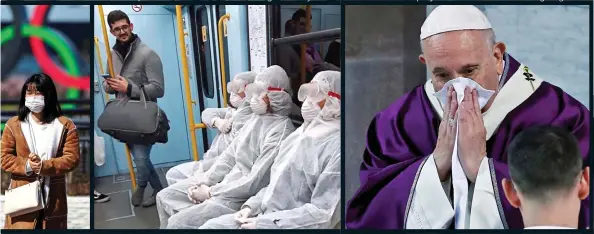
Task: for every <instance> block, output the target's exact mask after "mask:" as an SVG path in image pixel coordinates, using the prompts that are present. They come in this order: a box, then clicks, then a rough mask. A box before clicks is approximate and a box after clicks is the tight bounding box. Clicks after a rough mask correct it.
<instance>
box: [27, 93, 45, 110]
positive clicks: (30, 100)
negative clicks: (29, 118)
mask: <svg viewBox="0 0 594 234" xmlns="http://www.w3.org/2000/svg"><path fill="white" fill-rule="evenodd" d="M25 106H26V107H27V108H29V110H31V112H33V113H40V112H41V111H43V108H44V107H45V102H44V99H43V96H41V95H37V96H29V97H25Z"/></svg>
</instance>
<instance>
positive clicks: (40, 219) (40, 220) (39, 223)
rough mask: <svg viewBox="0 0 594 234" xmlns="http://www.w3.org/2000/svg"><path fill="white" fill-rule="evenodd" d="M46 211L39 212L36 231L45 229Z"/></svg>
mask: <svg viewBox="0 0 594 234" xmlns="http://www.w3.org/2000/svg"><path fill="white" fill-rule="evenodd" d="M44 210H45V209H41V210H39V216H37V223H36V224H35V229H43V220H44V219H45V212H43V211H44Z"/></svg>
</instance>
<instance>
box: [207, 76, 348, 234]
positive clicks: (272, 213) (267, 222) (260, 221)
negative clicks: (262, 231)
mask: <svg viewBox="0 0 594 234" xmlns="http://www.w3.org/2000/svg"><path fill="white" fill-rule="evenodd" d="M299 99H300V100H301V101H304V104H303V108H302V111H303V118H304V119H306V120H307V119H311V118H312V117H315V118H314V119H313V120H311V123H310V124H308V125H307V126H306V127H305V128H304V132H303V133H302V134H299V136H298V137H296V139H290V137H289V138H287V139H286V140H285V141H284V142H283V144H282V146H281V147H282V148H281V151H279V155H278V156H277V159H276V160H275V162H274V165H273V167H272V172H271V176H270V184H269V185H268V186H267V187H266V188H263V189H262V190H260V192H258V194H257V195H256V196H253V197H252V198H250V199H249V200H247V201H246V203H245V204H243V206H242V207H241V211H239V212H237V213H235V214H229V215H224V216H221V217H218V218H215V219H211V220H209V221H207V222H206V223H205V224H204V225H203V226H202V227H200V229H236V228H243V229H255V228H268V229H279V228H286V229H296V228H302V229H330V228H334V227H335V226H336V225H338V224H339V222H340V196H341V193H340V191H341V190H340V182H341V179H340V178H341V177H340V169H341V163H340V150H341V144H340V143H341V141H340V73H339V72H336V71H324V72H320V73H318V74H317V75H316V76H315V77H314V78H313V80H312V82H311V83H310V84H305V85H303V86H301V88H300V90H299ZM292 135H294V134H292Z"/></svg>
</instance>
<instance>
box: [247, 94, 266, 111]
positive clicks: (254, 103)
mask: <svg viewBox="0 0 594 234" xmlns="http://www.w3.org/2000/svg"><path fill="white" fill-rule="evenodd" d="M250 108H252V111H253V112H254V113H255V114H257V115H263V114H266V110H267V109H268V106H267V105H266V103H265V102H264V100H262V97H253V98H252V100H250Z"/></svg>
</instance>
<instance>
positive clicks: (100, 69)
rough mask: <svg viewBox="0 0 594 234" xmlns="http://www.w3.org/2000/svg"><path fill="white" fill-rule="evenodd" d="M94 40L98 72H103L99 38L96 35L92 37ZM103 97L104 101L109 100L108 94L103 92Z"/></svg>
mask: <svg viewBox="0 0 594 234" xmlns="http://www.w3.org/2000/svg"><path fill="white" fill-rule="evenodd" d="M94 41H95V51H96V52H95V54H96V55H97V60H98V61H97V62H98V63H99V72H100V73H101V74H105V69H103V59H101V50H100V49H99V38H98V37H94ZM103 98H104V99H105V103H107V102H108V101H109V94H107V93H106V94H104V95H103Z"/></svg>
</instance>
